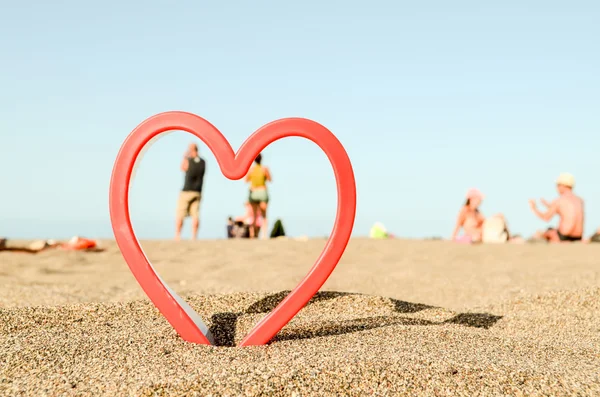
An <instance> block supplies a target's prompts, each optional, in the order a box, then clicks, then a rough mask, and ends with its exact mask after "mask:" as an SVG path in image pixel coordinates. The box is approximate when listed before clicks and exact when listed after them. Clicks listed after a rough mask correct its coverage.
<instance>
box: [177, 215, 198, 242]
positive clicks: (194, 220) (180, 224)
mask: <svg viewBox="0 0 600 397" xmlns="http://www.w3.org/2000/svg"><path fill="white" fill-rule="evenodd" d="M182 228H183V218H177V221H176V225H175V241H180V240H181V229H182ZM199 228H200V219H199V218H198V217H196V216H193V217H192V240H197V239H198V229H199Z"/></svg>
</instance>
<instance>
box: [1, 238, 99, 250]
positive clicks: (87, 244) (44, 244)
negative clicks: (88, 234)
mask: <svg viewBox="0 0 600 397" xmlns="http://www.w3.org/2000/svg"><path fill="white" fill-rule="evenodd" d="M7 241H8V240H7V239H6V238H3V239H1V240H0V251H9V252H22V253H27V254H37V253H38V252H41V251H45V250H48V249H52V248H61V249H63V250H69V251H88V252H101V251H103V250H104V249H103V248H101V247H100V246H99V244H98V242H97V241H96V240H91V239H87V238H83V237H77V236H75V237H73V238H72V239H71V240H69V241H67V242H59V241H54V240H36V241H34V242H32V243H30V244H29V245H27V246H8V245H7Z"/></svg>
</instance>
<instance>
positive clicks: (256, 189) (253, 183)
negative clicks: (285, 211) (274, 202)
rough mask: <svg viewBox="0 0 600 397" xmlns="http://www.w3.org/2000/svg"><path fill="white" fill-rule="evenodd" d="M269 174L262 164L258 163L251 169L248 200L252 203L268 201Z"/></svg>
mask: <svg viewBox="0 0 600 397" xmlns="http://www.w3.org/2000/svg"><path fill="white" fill-rule="evenodd" d="M266 187H267V174H266V172H265V170H264V169H263V167H262V166H260V165H256V166H254V168H252V171H250V193H249V195H248V201H249V202H250V203H252V204H258V203H268V202H269V193H268V192H267V189H266Z"/></svg>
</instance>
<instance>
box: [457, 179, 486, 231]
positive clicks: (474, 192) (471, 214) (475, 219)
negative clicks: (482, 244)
mask: <svg viewBox="0 0 600 397" xmlns="http://www.w3.org/2000/svg"><path fill="white" fill-rule="evenodd" d="M482 201H483V194H482V193H481V192H480V191H479V190H478V189H475V188H473V189H469V191H467V195H466V202H465V204H464V205H463V206H462V208H461V209H460V211H459V213H458V217H457V219H456V225H455V226H454V231H453V232H452V238H451V240H452V241H461V242H469V243H470V242H477V241H481V234H482V226H483V222H484V221H485V217H484V216H483V215H482V214H481V212H480V211H479V205H480V204H481V202H482ZM460 229H463V235H462V236H460V237H458V232H459V231H460Z"/></svg>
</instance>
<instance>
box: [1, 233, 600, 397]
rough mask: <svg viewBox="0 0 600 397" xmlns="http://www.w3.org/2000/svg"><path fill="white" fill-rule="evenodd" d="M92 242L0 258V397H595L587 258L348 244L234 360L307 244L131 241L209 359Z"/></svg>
mask: <svg viewBox="0 0 600 397" xmlns="http://www.w3.org/2000/svg"><path fill="white" fill-rule="evenodd" d="M9 243H10V244H15V243H18V242H12V241H9ZM102 244H103V246H104V247H106V251H104V252H100V253H82V252H65V251H60V250H50V251H45V252H41V253H38V254H35V255H31V254H25V253H10V252H0V318H1V321H0V394H1V395H6V396H14V395H31V396H34V395H35V396H44V395H48V396H50V395H90V396H92V395H93V396H98V395H111V396H116V395H119V396H121V395H135V396H140V395H143V396H146V395H147V396H154V395H197V396H221V395H223V396H237V395H243V396H245V395H249V396H254V395H282V396H313V395H381V396H384V395H436V396H442V395H443V396H450V395H461V396H462V395H464V396H473V395H529V396H531V395H585V396H594V395H600V261H598V257H599V255H600V245H597V244H590V245H583V244H573V245H546V244H525V245H510V244H509V245H480V246H467V245H457V244H452V243H448V242H443V241H410V240H381V241H379V240H368V239H354V240H352V241H351V243H350V244H349V246H348V249H347V251H346V253H345V254H344V257H343V258H342V260H341V262H340V264H339V265H338V267H337V269H336V270H335V272H334V273H333V275H332V276H331V278H330V279H329V280H328V282H327V283H326V284H325V285H324V287H323V289H322V292H321V293H319V294H318V295H317V296H316V297H315V298H314V299H313V300H312V301H311V302H310V303H309V305H307V306H306V307H305V308H304V309H303V310H302V311H301V312H300V313H299V314H298V316H296V317H295V318H294V320H292V322H290V323H289V324H288V325H287V326H286V327H285V328H284V329H283V330H282V331H281V332H280V333H279V334H278V335H277V337H276V338H275V340H274V341H272V343H270V344H269V345H267V346H260V347H250V348H235V347H232V346H233V345H234V344H235V343H237V342H239V341H240V340H241V339H242V338H243V336H244V335H245V334H246V333H247V332H248V331H249V330H250V329H251V328H252V326H253V325H254V324H255V323H256V322H257V321H258V320H259V319H260V318H261V317H262V316H264V315H265V313H267V312H268V311H269V310H271V309H272V308H273V307H274V306H275V305H276V304H277V303H278V302H279V301H280V300H281V299H282V298H283V297H284V296H285V292H286V291H288V290H290V289H291V288H293V287H294V286H295V285H296V284H297V282H298V281H299V280H300V279H301V278H302V277H303V276H304V274H305V273H306V272H307V271H308V269H309V268H310V266H312V264H313V261H314V260H315V259H316V258H317V256H318V255H319V253H320V251H321V249H322V248H323V246H324V244H325V240H324V239H322V240H321V239H315V240H309V241H294V240H272V241H248V240H235V241H226V240H223V241H199V242H189V241H183V242H181V243H175V242H171V241H143V242H142V245H143V247H144V249H145V251H146V253H147V256H148V257H149V258H150V259H151V260H152V262H153V264H154V265H155V267H156V268H157V269H158V271H159V272H160V274H161V276H162V277H163V278H164V279H165V281H167V282H168V283H169V285H170V286H171V287H172V288H173V289H175V290H176V291H177V292H178V293H180V294H181V295H182V296H184V297H185V298H186V300H187V301H188V302H189V303H190V304H191V305H192V306H193V307H194V309H195V310H196V311H197V312H198V313H199V314H200V315H201V316H202V317H203V319H205V321H206V322H207V324H208V325H209V326H210V327H211V330H212V331H213V333H214V335H215V338H216V341H217V344H218V345H219V346H210V347H207V346H198V345H193V344H190V343H186V342H184V341H183V340H181V338H179V336H178V335H177V334H176V333H175V331H174V330H173V329H172V328H171V326H170V325H169V324H168V323H167V321H166V320H165V319H164V318H163V317H162V315H161V314H160V313H159V312H158V311H157V310H156V308H155V307H154V306H153V305H152V304H151V303H150V302H149V300H148V298H147V297H146V296H145V294H144V293H143V291H142V290H141V288H140V287H139V285H138V284H137V282H136V280H135V279H134V278H133V276H132V275H131V273H130V271H129V268H128V267H127V265H126V264H125V262H124V261H123V259H122V257H121V254H120V252H119V250H118V248H117V246H116V244H115V243H114V242H112V241H102Z"/></svg>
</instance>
